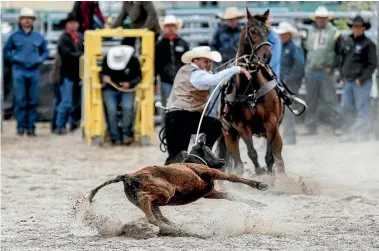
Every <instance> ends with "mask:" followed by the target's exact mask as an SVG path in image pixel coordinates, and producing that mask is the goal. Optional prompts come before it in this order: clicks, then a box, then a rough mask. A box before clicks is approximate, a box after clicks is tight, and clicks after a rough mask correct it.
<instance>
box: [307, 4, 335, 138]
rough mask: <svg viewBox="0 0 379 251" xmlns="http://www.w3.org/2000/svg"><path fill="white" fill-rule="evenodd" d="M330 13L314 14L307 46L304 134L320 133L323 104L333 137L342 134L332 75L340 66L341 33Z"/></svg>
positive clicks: (320, 8) (322, 11)
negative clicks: (326, 109) (319, 117)
mask: <svg viewBox="0 0 379 251" xmlns="http://www.w3.org/2000/svg"><path fill="white" fill-rule="evenodd" d="M330 17H331V14H330V13H329V12H328V10H327V9H326V8H325V7H323V6H321V7H319V8H317V9H316V11H315V13H314V14H313V15H312V19H314V20H315V23H314V25H313V26H312V28H311V29H309V31H308V34H307V38H306V41H305V43H304V47H305V50H306V66H305V73H306V87H307V96H306V103H307V105H308V108H307V111H306V112H305V127H306V131H305V132H304V133H303V134H304V135H315V134H317V124H318V123H317V122H318V108H319V104H320V101H322V102H324V104H325V105H326V106H327V108H328V115H329V122H331V123H332V124H333V127H334V128H333V129H334V134H335V135H337V136H338V135H340V134H341V130H340V127H341V116H340V109H339V104H338V100H337V94H336V90H335V89H334V86H333V72H334V69H335V68H337V67H338V64H339V61H338V59H339V56H338V54H339V45H340V41H341V36H340V33H339V32H338V30H337V28H336V27H334V26H333V25H332V24H331V23H330V22H329V19H330Z"/></svg>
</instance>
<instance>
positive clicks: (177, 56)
mask: <svg viewBox="0 0 379 251" xmlns="http://www.w3.org/2000/svg"><path fill="white" fill-rule="evenodd" d="M161 27H162V30H163V32H164V35H163V37H162V38H161V39H160V40H159V41H158V42H157V44H156V48H155V71H156V74H157V75H159V76H160V78H161V102H162V105H163V106H165V105H166V102H167V99H168V97H169V95H170V92H171V89H172V85H173V83H174V78H175V76H176V73H177V72H178V70H179V69H180V67H182V66H183V63H182V61H181V58H182V55H183V54H184V53H185V52H187V51H188V50H189V46H188V43H187V42H186V41H184V40H183V39H182V38H180V37H179V36H178V31H179V30H180V28H181V27H182V22H181V21H180V20H178V19H177V18H176V17H175V16H173V15H168V16H166V17H165V19H164V21H163V22H161Z"/></svg>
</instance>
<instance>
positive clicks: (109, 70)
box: [100, 45, 142, 145]
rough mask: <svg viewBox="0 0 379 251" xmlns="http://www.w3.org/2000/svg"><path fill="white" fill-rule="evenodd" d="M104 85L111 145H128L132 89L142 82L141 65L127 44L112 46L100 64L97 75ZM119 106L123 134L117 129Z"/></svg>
mask: <svg viewBox="0 0 379 251" xmlns="http://www.w3.org/2000/svg"><path fill="white" fill-rule="evenodd" d="M100 74H101V78H102V82H103V84H104V89H103V100H104V104H105V109H106V115H107V122H108V131H109V133H110V136H111V141H112V144H113V145H121V144H122V143H123V144H125V145H129V144H131V143H132V141H133V124H134V123H133V122H134V96H135V95H134V90H133V89H134V88H135V87H136V86H137V84H138V83H139V82H140V81H141V79H142V73H141V66H140V63H139V61H138V58H137V57H135V56H134V48H133V47H131V46H128V45H120V46H115V47H112V48H110V49H109V50H108V53H107V56H106V57H105V58H104V60H103V63H102V70H101V72H100ZM118 106H120V107H121V110H122V111H121V113H122V119H121V124H122V130H121V131H122V133H121V134H120V131H119V127H118V117H117V111H118Z"/></svg>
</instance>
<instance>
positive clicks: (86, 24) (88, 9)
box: [72, 1, 107, 33]
mask: <svg viewBox="0 0 379 251" xmlns="http://www.w3.org/2000/svg"><path fill="white" fill-rule="evenodd" d="M72 14H73V16H75V17H76V18H77V20H78V22H79V29H78V31H79V32H81V33H84V32H85V31H86V30H94V29H101V28H104V26H106V25H107V22H106V20H105V18H104V16H103V13H102V12H101V9H100V6H99V2H98V1H76V2H75V4H74V8H73V10H72Z"/></svg>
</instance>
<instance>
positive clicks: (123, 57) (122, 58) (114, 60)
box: [107, 45, 134, 71]
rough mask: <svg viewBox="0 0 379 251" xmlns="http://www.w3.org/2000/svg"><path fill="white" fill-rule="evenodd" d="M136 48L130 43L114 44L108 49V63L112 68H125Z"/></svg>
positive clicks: (117, 69)
mask: <svg viewBox="0 0 379 251" xmlns="http://www.w3.org/2000/svg"><path fill="white" fill-rule="evenodd" d="M133 53H134V48H133V47H131V46H128V45H119V46H114V47H112V48H110V49H109V50H108V53H107V64H108V67H109V68H110V69H112V70H116V71H119V70H123V69H125V67H126V65H127V64H128V63H129V60H130V58H131V57H132V56H133Z"/></svg>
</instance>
